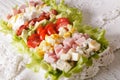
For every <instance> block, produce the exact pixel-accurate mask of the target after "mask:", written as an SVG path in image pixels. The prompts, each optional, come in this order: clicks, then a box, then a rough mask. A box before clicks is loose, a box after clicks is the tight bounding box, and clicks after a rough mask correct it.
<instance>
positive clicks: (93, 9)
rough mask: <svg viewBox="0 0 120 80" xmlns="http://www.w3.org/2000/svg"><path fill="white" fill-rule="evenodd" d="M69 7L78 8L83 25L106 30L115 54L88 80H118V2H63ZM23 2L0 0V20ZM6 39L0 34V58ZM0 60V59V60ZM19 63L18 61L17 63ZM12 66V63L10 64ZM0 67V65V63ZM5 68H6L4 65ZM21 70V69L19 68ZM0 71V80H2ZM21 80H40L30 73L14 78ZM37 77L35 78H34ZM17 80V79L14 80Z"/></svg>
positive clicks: (119, 1) (119, 16) (119, 63)
mask: <svg viewBox="0 0 120 80" xmlns="http://www.w3.org/2000/svg"><path fill="white" fill-rule="evenodd" d="M65 1H66V3H67V4H68V5H69V6H74V7H76V8H79V9H80V10H81V11H82V13H83V22H82V23H83V24H88V25H91V26H93V27H96V26H99V27H101V28H103V29H106V37H107V38H108V40H109V41H110V45H111V47H112V50H113V51H114V53H115V60H114V62H113V63H112V64H111V65H109V66H107V67H103V68H102V69H101V70H100V72H99V73H98V75H97V76H95V77H94V78H92V79H90V80H120V67H119V66H120V54H119V53H120V50H119V49H120V0H65ZM24 2H25V0H0V18H3V17H5V16H6V15H7V13H10V11H11V10H10V9H11V8H12V7H14V6H15V5H16V4H17V5H20V4H22V3H24ZM7 42H9V41H8V39H6V37H5V36H3V35H1V33H0V58H1V57H2V54H3V53H4V52H5V51H6V46H7V47H8V45H7ZM0 60H1V59H0ZM18 62H19V61H18ZM11 64H12V63H11ZM0 66H2V65H1V63H0ZM6 66H8V65H7V64H6ZM21 69H22V68H21ZM1 70H2V69H0V80H5V79H3V78H2V76H1V75H2V71H1ZM22 73H23V74H24V76H23V78H22V79H21V80H40V79H39V78H38V75H39V74H34V73H32V72H31V74H29V73H30V71H27V72H24V69H22V71H21V72H19V73H16V75H15V76H14V77H16V76H18V75H23V74H22ZM36 76H37V77H36ZM16 80H17V79H16Z"/></svg>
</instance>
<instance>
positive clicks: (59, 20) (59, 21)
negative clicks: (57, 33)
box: [56, 18, 70, 25]
mask: <svg viewBox="0 0 120 80" xmlns="http://www.w3.org/2000/svg"><path fill="white" fill-rule="evenodd" d="M62 23H68V24H69V23H70V22H69V20H68V18H59V19H58V20H57V21H56V24H57V25H59V24H62Z"/></svg>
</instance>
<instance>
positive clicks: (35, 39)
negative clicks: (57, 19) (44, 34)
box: [27, 34, 41, 48]
mask: <svg viewBox="0 0 120 80" xmlns="http://www.w3.org/2000/svg"><path fill="white" fill-rule="evenodd" d="M40 42H41V40H40V38H39V35H38V34H32V35H31V36H29V37H28V40H27V45H28V47H29V48H35V47H37V46H39V44H40Z"/></svg>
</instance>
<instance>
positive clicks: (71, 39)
mask: <svg viewBox="0 0 120 80" xmlns="http://www.w3.org/2000/svg"><path fill="white" fill-rule="evenodd" d="M73 43H74V39H73V38H66V39H65V40H64V41H63V45H64V46H69V47H72V44H73Z"/></svg>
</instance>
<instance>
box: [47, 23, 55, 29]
mask: <svg viewBox="0 0 120 80" xmlns="http://www.w3.org/2000/svg"><path fill="white" fill-rule="evenodd" d="M49 27H53V28H55V27H56V25H55V24H53V23H48V24H47V25H46V26H45V29H46V30H47V28H49Z"/></svg>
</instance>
